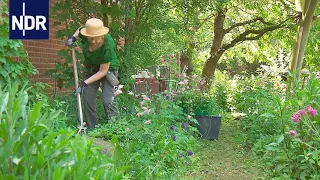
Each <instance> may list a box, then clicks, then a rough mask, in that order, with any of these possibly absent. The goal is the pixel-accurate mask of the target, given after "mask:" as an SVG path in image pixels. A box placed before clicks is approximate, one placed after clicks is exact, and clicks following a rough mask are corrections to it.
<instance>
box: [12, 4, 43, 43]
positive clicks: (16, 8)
mask: <svg viewBox="0 0 320 180" xmlns="http://www.w3.org/2000/svg"><path fill="white" fill-rule="evenodd" d="M9 3H10V4H9V16H10V22H9V25H10V34H9V36H10V37H9V38H10V39H49V22H48V21H49V19H48V17H49V0H41V1H39V0H14V1H9Z"/></svg>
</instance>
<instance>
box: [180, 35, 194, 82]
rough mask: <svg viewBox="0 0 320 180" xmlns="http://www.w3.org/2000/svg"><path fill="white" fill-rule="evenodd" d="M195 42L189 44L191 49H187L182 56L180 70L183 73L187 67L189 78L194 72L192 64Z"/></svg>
mask: <svg viewBox="0 0 320 180" xmlns="http://www.w3.org/2000/svg"><path fill="white" fill-rule="evenodd" d="M194 48H195V42H194V41H193V40H191V41H190V42H189V48H187V49H185V50H184V51H182V52H181V54H180V59H179V61H180V69H181V72H182V71H183V69H184V67H185V66H186V67H187V70H186V74H187V75H188V76H189V75H190V74H191V72H192V71H193V64H192V54H193V52H194Z"/></svg>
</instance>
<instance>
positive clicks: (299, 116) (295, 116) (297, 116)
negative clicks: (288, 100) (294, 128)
mask: <svg viewBox="0 0 320 180" xmlns="http://www.w3.org/2000/svg"><path fill="white" fill-rule="evenodd" d="M300 118H301V115H300V114H298V113H296V114H292V116H291V120H292V122H294V123H298V122H299V121H300Z"/></svg>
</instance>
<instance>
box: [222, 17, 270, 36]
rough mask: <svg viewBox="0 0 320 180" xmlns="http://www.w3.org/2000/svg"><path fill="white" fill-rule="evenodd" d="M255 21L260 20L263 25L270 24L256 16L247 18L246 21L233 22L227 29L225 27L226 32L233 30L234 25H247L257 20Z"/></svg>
mask: <svg viewBox="0 0 320 180" xmlns="http://www.w3.org/2000/svg"><path fill="white" fill-rule="evenodd" d="M257 21H260V22H261V23H262V24H265V25H272V23H269V22H266V21H265V20H264V19H263V18H262V17H256V18H254V19H251V20H248V21H244V22H241V23H235V24H233V25H232V26H230V27H229V28H228V29H226V33H229V32H230V31H231V30H233V29H234V28H236V27H239V26H244V25H249V24H252V23H254V22H257Z"/></svg>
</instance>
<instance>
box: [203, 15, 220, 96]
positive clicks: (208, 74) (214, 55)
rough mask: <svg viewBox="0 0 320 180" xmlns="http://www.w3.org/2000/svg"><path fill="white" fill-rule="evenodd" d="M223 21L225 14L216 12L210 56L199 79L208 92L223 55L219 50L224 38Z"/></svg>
mask: <svg viewBox="0 0 320 180" xmlns="http://www.w3.org/2000/svg"><path fill="white" fill-rule="evenodd" d="M224 20H225V12H224V11H218V14H217V16H216V17H215V18H214V30H213V32H214V35H213V40H212V46H211V49H210V56H209V58H208V59H207V61H206V63H205V65H204V68H203V70H202V75H201V77H202V78H203V80H204V81H205V84H204V85H203V87H202V88H204V89H206V90H208V89H209V88H210V86H211V83H212V79H213V75H214V72H215V69H216V67H217V64H218V61H219V59H220V57H221V56H222V54H223V53H224V50H223V49H221V44H222V40H223V38H224V36H225V30H224V29H223V25H224Z"/></svg>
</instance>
